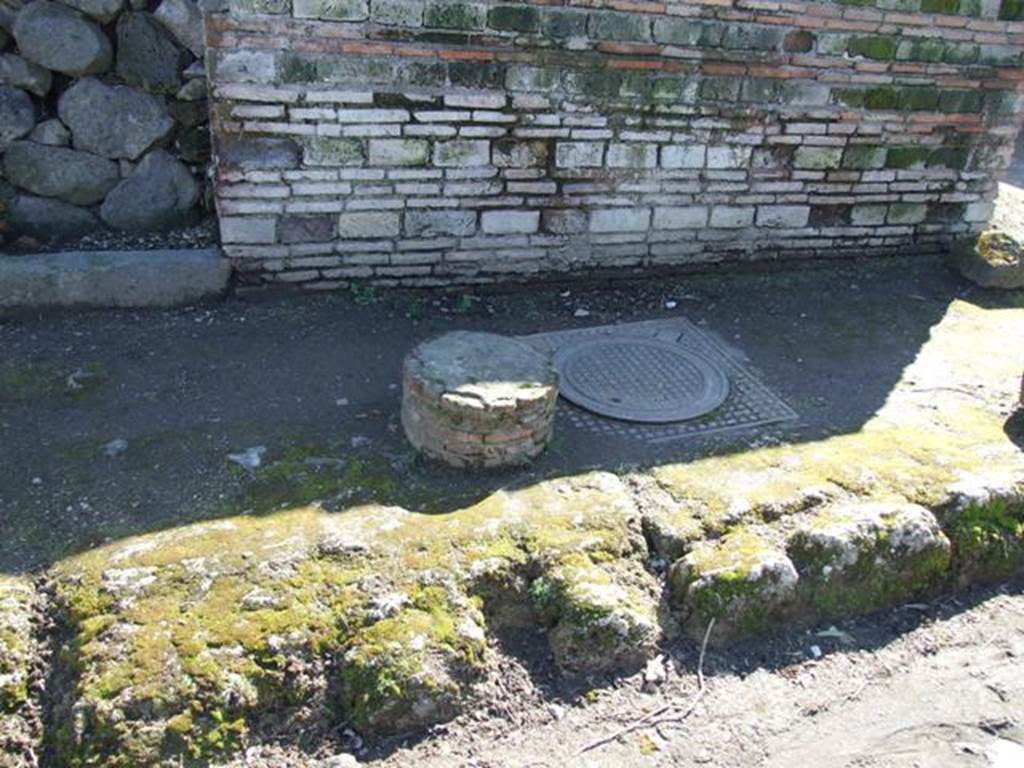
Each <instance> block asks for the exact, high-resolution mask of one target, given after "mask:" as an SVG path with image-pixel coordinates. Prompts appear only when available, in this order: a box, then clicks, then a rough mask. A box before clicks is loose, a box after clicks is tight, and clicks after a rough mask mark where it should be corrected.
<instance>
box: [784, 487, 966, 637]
mask: <svg viewBox="0 0 1024 768" xmlns="http://www.w3.org/2000/svg"><path fill="white" fill-rule="evenodd" d="M786 551H787V554H788V555H789V557H790V558H791V559H792V561H793V564H794V565H795V566H796V569H797V572H798V573H799V574H800V591H801V593H802V595H803V597H804V599H805V601H806V602H807V603H809V605H810V607H811V608H812V610H813V612H814V614H815V615H817V616H820V617H822V618H838V617H839V616H844V617H845V616H849V615H851V614H858V613H867V612H869V611H875V610H878V609H880V608H885V607H888V606H890V605H896V604H899V603H905V602H908V601H911V600H919V599H922V598H926V597H930V596H931V595H933V594H935V593H936V592H937V591H939V590H940V589H941V588H942V586H943V585H944V584H945V583H946V580H947V577H948V573H949V567H950V562H951V554H952V547H951V546H950V542H949V540H948V539H947V538H946V536H945V535H944V534H943V532H942V529H941V528H940V527H939V524H938V522H937V521H936V519H935V516H934V515H933V514H932V513H931V512H929V511H928V510H927V509H925V508H924V507H921V506H918V505H917V504H906V503H894V502H884V503H869V504H844V505H837V506H834V507H826V508H825V509H823V510H821V511H818V512H816V513H815V514H813V515H812V516H811V517H809V518H808V519H807V520H806V521H804V522H803V523H802V524H800V525H799V526H798V527H797V529H796V530H795V531H794V533H793V534H792V535H791V536H790V538H789V542H788V544H787V547H786Z"/></svg>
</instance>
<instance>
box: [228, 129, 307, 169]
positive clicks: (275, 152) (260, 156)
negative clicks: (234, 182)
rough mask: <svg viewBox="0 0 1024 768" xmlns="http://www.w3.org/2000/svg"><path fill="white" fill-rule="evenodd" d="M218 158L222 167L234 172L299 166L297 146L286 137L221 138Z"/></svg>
mask: <svg viewBox="0 0 1024 768" xmlns="http://www.w3.org/2000/svg"><path fill="white" fill-rule="evenodd" d="M217 155H218V157H219V159H220V164H221V166H222V167H223V168H225V169H230V170H237V171H266V170H279V169H288V168H297V167H298V165H299V147H298V145H297V144H296V143H295V142H294V141H292V140H291V139H285V138H271V137H262V136H255V137H251V138H250V137H242V136H238V137H231V138H222V139H220V141H219V144H218V147H217Z"/></svg>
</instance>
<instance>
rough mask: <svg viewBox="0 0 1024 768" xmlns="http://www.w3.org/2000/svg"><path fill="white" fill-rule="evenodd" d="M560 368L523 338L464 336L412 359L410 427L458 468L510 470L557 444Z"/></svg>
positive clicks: (405, 383) (406, 398)
mask: <svg viewBox="0 0 1024 768" xmlns="http://www.w3.org/2000/svg"><path fill="white" fill-rule="evenodd" d="M557 398H558V387H557V385H556V376H555V371H554V369H553V368H552V366H551V361H550V359H549V358H548V357H547V356H546V355H544V354H542V353H540V352H538V351H537V350H535V349H533V348H532V347H530V346H528V345H526V344H524V343H523V342H521V341H516V340H515V339H510V338H508V337H506V336H498V335H495V334H491V333H471V332H466V331H456V332H454V333H446V334H444V335H443V336H439V337H437V338H435V339H430V340H428V341H425V342H423V343H422V344H420V345H419V346H418V347H416V348H415V349H414V350H413V351H412V352H410V353H409V355H408V356H407V357H406V359H405V365H404V367H403V370H402V426H403V427H404V428H405V434H406V436H407V437H408V438H409V442H411V443H412V444H413V446H414V447H415V448H416V450H418V451H419V452H420V453H422V454H424V455H426V456H430V457H431V458H434V459H439V460H441V461H443V462H445V463H446V464H450V465H451V466H454V467H469V468H473V467H480V468H483V467H508V466H514V465H517V464H521V463H523V462H525V461H528V460H530V459H532V458H534V457H536V456H537V455H538V454H540V453H541V452H542V451H543V450H544V448H545V447H546V446H547V444H548V442H549V441H550V439H551V433H552V429H553V426H554V416H555V400H556V399H557Z"/></svg>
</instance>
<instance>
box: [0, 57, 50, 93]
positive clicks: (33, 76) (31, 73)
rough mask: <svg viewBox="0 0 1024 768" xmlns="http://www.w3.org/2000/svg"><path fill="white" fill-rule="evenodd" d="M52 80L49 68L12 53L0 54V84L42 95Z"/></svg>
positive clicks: (47, 90)
mask: <svg viewBox="0 0 1024 768" xmlns="http://www.w3.org/2000/svg"><path fill="white" fill-rule="evenodd" d="M52 82H53V77H52V75H51V74H50V70H48V69H43V68H42V67H40V66H38V65H36V64H33V63H32V62H31V61H26V60H25V59H23V58H22V57H21V56H17V55H15V54H13V53H5V54H3V55H2V56H0V84H3V85H12V86H14V87H15V88H21V89H23V90H26V91H29V92H30V93H34V94H35V95H36V96H40V97H42V96H45V95H46V94H47V93H48V92H49V90H50V84H51V83H52Z"/></svg>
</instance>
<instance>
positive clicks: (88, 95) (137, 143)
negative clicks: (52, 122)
mask: <svg viewBox="0 0 1024 768" xmlns="http://www.w3.org/2000/svg"><path fill="white" fill-rule="evenodd" d="M57 111H58V112H59V114H60V119H61V120H62V121H63V122H64V124H65V125H66V126H67V127H68V128H70V129H71V135H72V139H73V141H74V144H75V147H76V148H78V149H82V150H85V151H87V152H92V153H93V154H96V155H101V156H103V157H109V158H111V159H115V160H117V159H124V160H135V159H136V158H138V157H140V156H141V155H142V154H143V153H144V152H145V151H146V150H147V149H149V148H150V147H152V146H153V145H154V144H156V143H157V142H160V141H163V140H164V139H166V138H167V137H168V136H170V134H171V131H172V130H173V129H174V120H172V119H171V116H170V115H169V114H167V108H166V107H165V106H164V103H163V101H161V100H160V99H158V98H156V97H155V96H151V95H150V94H148V93H143V92H142V91H138V90H136V89H134V88H129V87H127V86H109V85H105V84H104V83H101V82H100V81H99V80H96V79H94V78H86V79H85V80H81V81H80V82H78V83H76V84H75V85H73V86H72V87H71V88H69V89H68V90H67V91H66V92H65V93H64V95H63V96H61V98H60V102H59V104H58V105H57Z"/></svg>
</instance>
